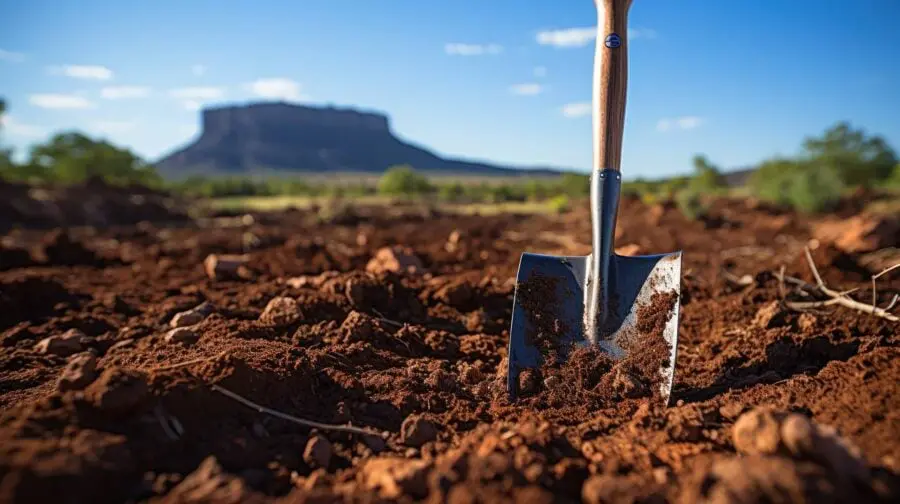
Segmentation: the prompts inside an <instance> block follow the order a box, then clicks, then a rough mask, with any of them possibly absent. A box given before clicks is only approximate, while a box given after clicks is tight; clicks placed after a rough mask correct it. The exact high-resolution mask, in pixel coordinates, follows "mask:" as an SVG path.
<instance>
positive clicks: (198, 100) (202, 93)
mask: <svg viewBox="0 0 900 504" xmlns="http://www.w3.org/2000/svg"><path fill="white" fill-rule="evenodd" d="M169 96H171V97H173V98H177V99H179V100H181V104H182V106H183V107H184V108H185V109H187V110H191V111H195V110H200V108H202V107H203V104H204V103H205V102H208V101H213V100H219V99H222V98H224V97H225V88H222V87H215V86H196V87H184V88H176V89H171V90H169Z"/></svg>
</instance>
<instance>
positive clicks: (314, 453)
mask: <svg viewBox="0 0 900 504" xmlns="http://www.w3.org/2000/svg"><path fill="white" fill-rule="evenodd" d="M332 451H333V450H332V448H331V443H330V442H329V441H328V440H327V439H325V438H324V437H322V436H313V437H311V438H309V441H307V443H306V449H304V450H303V460H304V462H306V463H307V464H309V465H310V466H311V467H313V468H319V467H321V468H327V467H328V465H329V464H330V463H331V454H332Z"/></svg>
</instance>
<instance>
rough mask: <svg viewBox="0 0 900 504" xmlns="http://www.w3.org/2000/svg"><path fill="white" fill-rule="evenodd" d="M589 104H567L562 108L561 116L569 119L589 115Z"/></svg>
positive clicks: (590, 106)
mask: <svg viewBox="0 0 900 504" xmlns="http://www.w3.org/2000/svg"><path fill="white" fill-rule="evenodd" d="M591 108H592V105H591V102H576V103H567V104H565V105H563V107H562V114H563V115H564V116H566V117H569V118H575V117H582V116H586V115H591Z"/></svg>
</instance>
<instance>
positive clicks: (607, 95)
mask: <svg viewBox="0 0 900 504" xmlns="http://www.w3.org/2000/svg"><path fill="white" fill-rule="evenodd" d="M631 1H632V0H594V2H595V3H596V5H597V42H596V52H595V54H594V93H593V95H594V96H593V100H594V116H593V122H594V167H593V168H594V170H595V171H600V170H606V169H609V170H616V171H620V170H621V166H620V163H621V161H622V135H623V132H624V130H625V98H626V91H627V88H628V9H629V8H630V7H631Z"/></svg>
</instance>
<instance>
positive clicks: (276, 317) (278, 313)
mask: <svg viewBox="0 0 900 504" xmlns="http://www.w3.org/2000/svg"><path fill="white" fill-rule="evenodd" d="M300 315H301V313H300V305H299V304H298V303H297V300H296V299H294V298H291V297H286V296H278V297H274V298H272V299H271V300H270V301H269V303H268V304H266V308H265V309H264V310H263V312H262V314H261V315H260V316H259V320H260V321H261V322H264V323H267V324H275V325H286V324H292V323H294V322H296V321H297V320H298V319H299V318H300Z"/></svg>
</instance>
